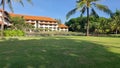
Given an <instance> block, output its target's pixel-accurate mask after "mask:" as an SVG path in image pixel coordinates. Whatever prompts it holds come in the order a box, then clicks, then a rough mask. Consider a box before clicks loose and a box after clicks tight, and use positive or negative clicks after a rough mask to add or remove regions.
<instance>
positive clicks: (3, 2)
mask: <svg viewBox="0 0 120 68" xmlns="http://www.w3.org/2000/svg"><path fill="white" fill-rule="evenodd" d="M12 1H13V0H1V2H0V6H2V24H1V37H2V38H3V37H4V35H3V32H4V11H5V5H6V4H8V6H9V8H10V9H11V11H12V12H13V7H12ZM14 1H16V2H19V3H20V4H21V5H22V6H24V4H23V1H22V0H14ZM27 2H29V3H32V2H31V0H27Z"/></svg>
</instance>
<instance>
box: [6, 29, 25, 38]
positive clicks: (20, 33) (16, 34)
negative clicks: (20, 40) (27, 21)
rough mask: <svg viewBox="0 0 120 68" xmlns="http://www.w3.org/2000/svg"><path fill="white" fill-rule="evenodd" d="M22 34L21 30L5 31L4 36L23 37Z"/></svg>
mask: <svg viewBox="0 0 120 68" xmlns="http://www.w3.org/2000/svg"><path fill="white" fill-rule="evenodd" d="M24 34H25V33H24V32H23V31H21V30H5V31H4V36H7V37H8V36H24Z"/></svg>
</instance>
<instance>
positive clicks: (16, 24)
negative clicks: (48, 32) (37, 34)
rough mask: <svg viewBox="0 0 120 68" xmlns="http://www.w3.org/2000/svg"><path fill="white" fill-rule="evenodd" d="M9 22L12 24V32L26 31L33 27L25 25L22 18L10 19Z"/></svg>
mask: <svg viewBox="0 0 120 68" xmlns="http://www.w3.org/2000/svg"><path fill="white" fill-rule="evenodd" d="M11 22H12V24H13V25H12V26H11V29H14V30H22V31H26V30H30V29H32V28H33V27H34V26H33V25H32V24H29V23H25V19H24V18H23V17H11Z"/></svg>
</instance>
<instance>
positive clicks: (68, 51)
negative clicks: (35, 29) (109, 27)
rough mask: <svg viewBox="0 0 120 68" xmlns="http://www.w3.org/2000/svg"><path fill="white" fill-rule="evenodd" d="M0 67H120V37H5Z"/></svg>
mask: <svg viewBox="0 0 120 68" xmlns="http://www.w3.org/2000/svg"><path fill="white" fill-rule="evenodd" d="M0 68H120V38H111V37H82V36H67V37H63V36H62V37H32V38H31V37H26V38H22V37H21V38H5V39H4V40H0Z"/></svg>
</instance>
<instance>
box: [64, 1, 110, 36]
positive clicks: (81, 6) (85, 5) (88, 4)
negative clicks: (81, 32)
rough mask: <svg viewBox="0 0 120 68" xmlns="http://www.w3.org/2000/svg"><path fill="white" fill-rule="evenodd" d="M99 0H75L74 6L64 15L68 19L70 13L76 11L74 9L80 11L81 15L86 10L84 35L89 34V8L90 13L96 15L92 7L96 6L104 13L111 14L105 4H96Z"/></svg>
mask: <svg viewBox="0 0 120 68" xmlns="http://www.w3.org/2000/svg"><path fill="white" fill-rule="evenodd" d="M98 1H101V0H77V2H76V5H77V6H76V7H75V8H74V9H72V10H71V11H69V12H68V13H67V15H66V18H67V19H68V18H69V17H70V16H71V15H72V14H74V13H76V11H80V12H81V16H82V15H83V14H84V13H85V12H87V27H86V36H89V23H90V22H89V16H90V10H91V15H94V16H97V17H98V14H97V13H96V11H95V10H94V8H97V9H99V10H102V11H103V12H105V13H108V14H111V10H110V9H109V8H108V7H107V6H105V5H101V4H98V3H97V2H98Z"/></svg>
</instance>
